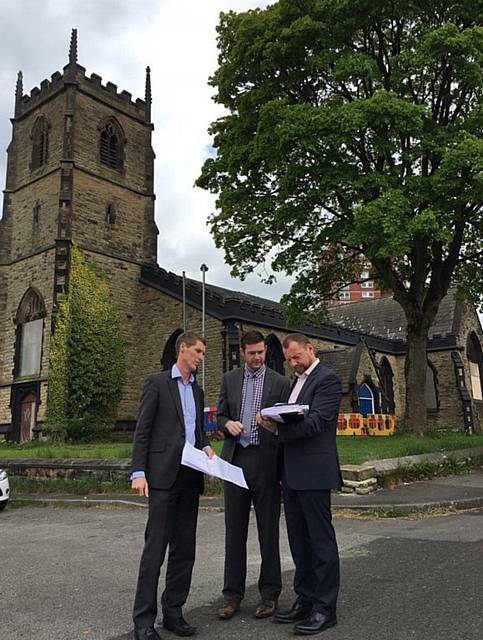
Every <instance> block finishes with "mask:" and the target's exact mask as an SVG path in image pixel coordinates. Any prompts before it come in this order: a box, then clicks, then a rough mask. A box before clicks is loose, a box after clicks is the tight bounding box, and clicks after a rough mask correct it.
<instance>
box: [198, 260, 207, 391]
mask: <svg viewBox="0 0 483 640" xmlns="http://www.w3.org/2000/svg"><path fill="white" fill-rule="evenodd" d="M200 271H201V273H202V274H203V276H202V281H201V335H202V336H203V337H205V274H206V272H207V271H208V267H207V266H206V264H204V263H203V264H202V265H201V267H200ZM201 388H202V389H203V391H204V390H205V361H204V360H203V362H202V363H201Z"/></svg>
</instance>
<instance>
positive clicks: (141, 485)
mask: <svg viewBox="0 0 483 640" xmlns="http://www.w3.org/2000/svg"><path fill="white" fill-rule="evenodd" d="M131 489H134V491H137V492H138V495H140V496H146V497H148V496H149V487H148V483H147V481H146V478H134V480H133V481H132V482H131Z"/></svg>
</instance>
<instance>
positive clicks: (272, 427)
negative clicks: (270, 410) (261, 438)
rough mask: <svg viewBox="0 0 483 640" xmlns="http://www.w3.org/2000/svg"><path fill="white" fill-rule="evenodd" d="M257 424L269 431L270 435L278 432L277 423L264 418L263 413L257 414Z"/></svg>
mask: <svg viewBox="0 0 483 640" xmlns="http://www.w3.org/2000/svg"><path fill="white" fill-rule="evenodd" d="M257 424H258V426H260V427H263V428H264V429H266V430H267V431H270V433H276V431H277V423H276V422H275V420H272V419H271V418H264V417H263V416H262V414H261V413H257Z"/></svg>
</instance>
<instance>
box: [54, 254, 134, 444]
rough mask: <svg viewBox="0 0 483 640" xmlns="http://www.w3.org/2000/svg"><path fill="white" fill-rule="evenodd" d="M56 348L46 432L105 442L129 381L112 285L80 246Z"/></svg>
mask: <svg viewBox="0 0 483 640" xmlns="http://www.w3.org/2000/svg"><path fill="white" fill-rule="evenodd" d="M55 329H56V330H55V334H54V337H53V339H52V344H51V348H50V366H49V396H48V402H47V420H46V432H47V433H48V434H49V435H50V436H51V437H52V438H53V439H57V440H64V439H70V440H82V441H93V440H102V439H105V438H106V437H107V436H108V435H109V434H110V432H111V430H112V428H113V426H114V422H115V420H116V414H117V408H118V406H119V402H120V400H121V392H122V387H123V384H124V380H125V359H124V341H123V339H122V336H121V326H120V314H119V310H118V309H117V308H116V307H115V306H114V305H113V304H112V302H111V295H110V289H109V283H108V281H107V280H106V279H105V278H104V277H102V276H101V275H100V274H99V273H98V270H97V268H96V265H95V264H94V263H88V262H86V260H85V258H84V256H83V254H82V252H81V251H80V250H79V249H78V248H77V247H76V246H74V247H73V249H72V253H71V260H70V277H69V293H68V295H67V296H66V298H65V299H64V300H62V301H61V302H60V304H59V310H58V314H57V318H56V324H55Z"/></svg>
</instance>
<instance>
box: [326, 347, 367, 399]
mask: <svg viewBox="0 0 483 640" xmlns="http://www.w3.org/2000/svg"><path fill="white" fill-rule="evenodd" d="M361 352H362V344H361V343H360V345H357V346H354V347H343V348H336V349H324V350H320V351H317V356H318V357H319V358H320V361H321V362H322V363H323V364H325V365H327V366H328V367H329V368H330V369H332V371H334V372H335V373H336V374H337V375H338V377H339V379H340V381H341V383H342V392H343V393H347V392H348V391H349V388H350V385H351V384H353V383H355V381H356V375H357V370H358V368H359V362H360V359H361Z"/></svg>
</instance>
